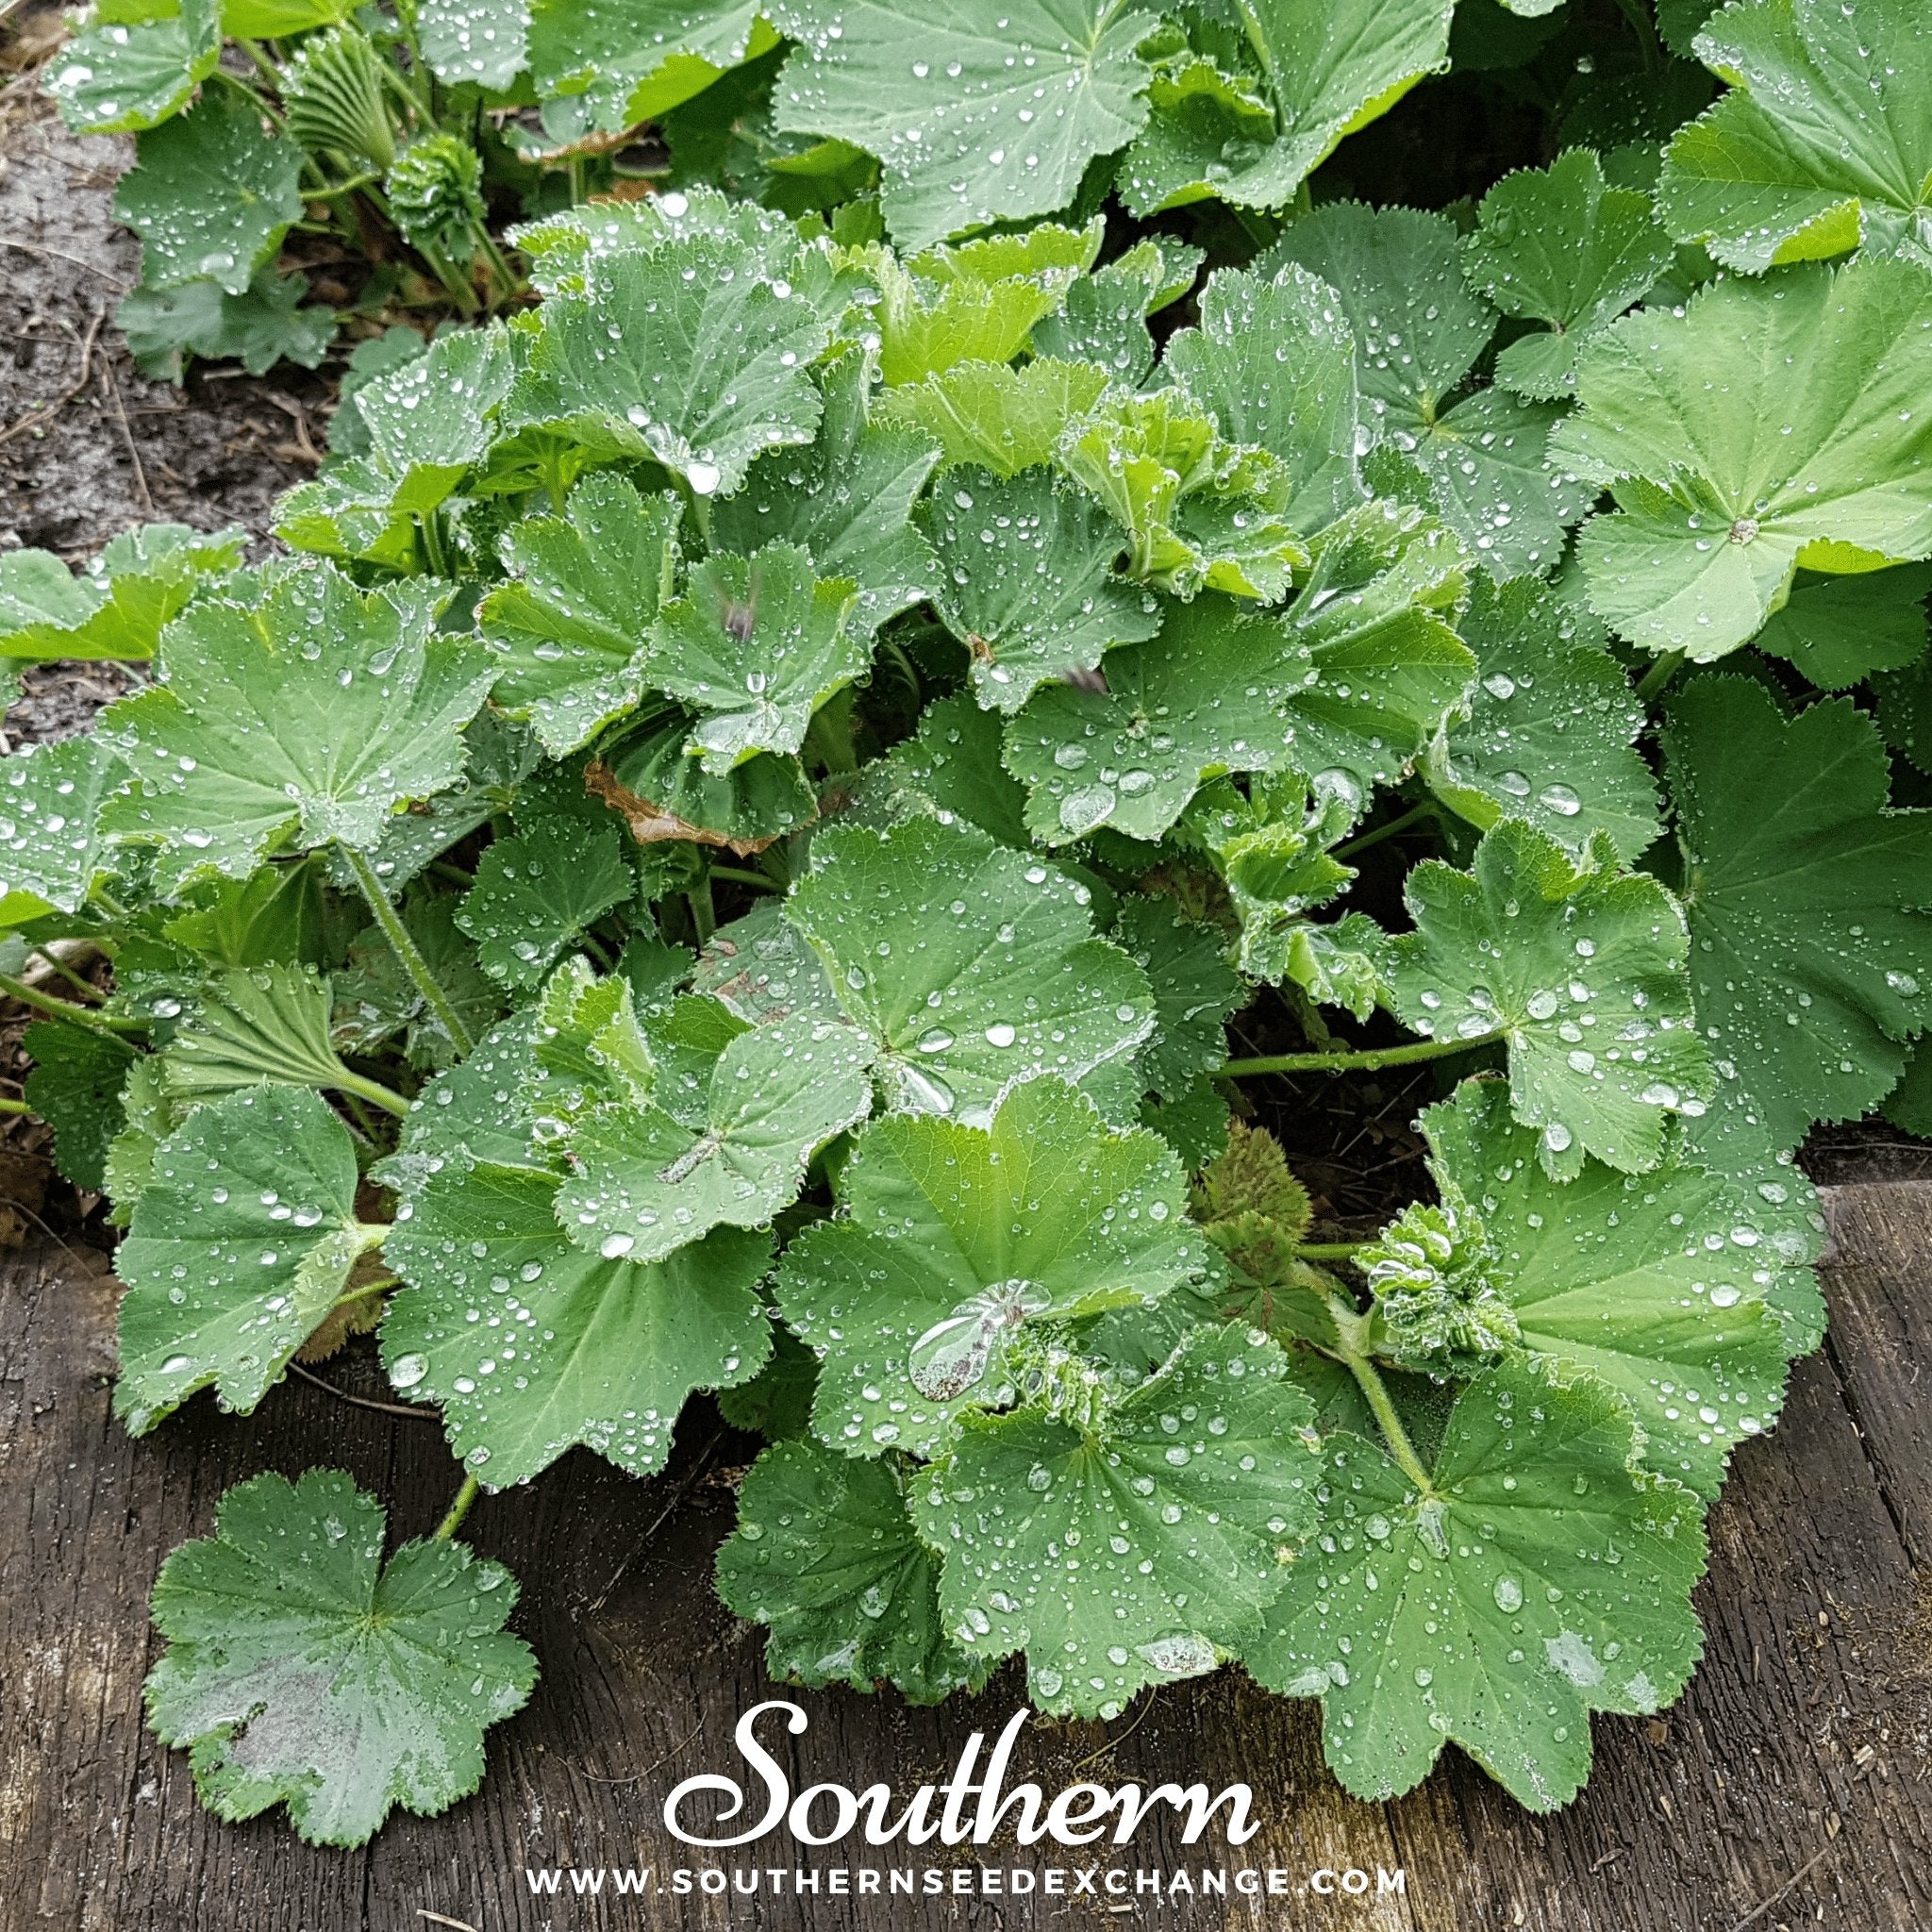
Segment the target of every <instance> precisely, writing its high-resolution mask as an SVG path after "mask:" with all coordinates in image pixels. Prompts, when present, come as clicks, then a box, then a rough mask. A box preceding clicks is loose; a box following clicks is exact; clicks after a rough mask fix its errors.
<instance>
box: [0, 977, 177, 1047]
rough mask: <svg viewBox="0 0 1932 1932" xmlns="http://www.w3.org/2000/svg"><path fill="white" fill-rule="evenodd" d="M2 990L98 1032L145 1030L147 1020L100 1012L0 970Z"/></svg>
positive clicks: (0, 988) (45, 1011) (135, 1031)
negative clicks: (40, 989)
mask: <svg viewBox="0 0 1932 1932" xmlns="http://www.w3.org/2000/svg"><path fill="white" fill-rule="evenodd" d="M0 992H4V993H7V994H8V995H10V996H11V997H12V998H14V999H17V1000H18V1001H19V1002H20V1003H21V1005H22V1006H24V1007H38V1008H40V1010H41V1011H42V1012H43V1013H49V1014H51V1015H52V1016H53V1017H54V1018H55V1019H57V1020H71V1021H73V1023H74V1024H75V1025H76V1026H92V1028H93V1029H94V1030H95V1032H97V1033H145V1032H146V1031H147V1022H146V1021H145V1020H133V1019H126V1020H124V1019H120V1018H118V1017H117V1016H115V1015H114V1014H112V1013H97V1012H95V1011H94V1010H93V1008H92V1007H80V1006H75V1003H74V1002H73V1001H72V1000H57V999H55V998H53V997H52V996H51V995H50V994H48V993H44V992H42V991H39V989H38V988H35V987H31V986H28V985H27V984H26V983H25V981H24V980H19V979H14V978H11V977H9V976H8V974H5V973H0Z"/></svg>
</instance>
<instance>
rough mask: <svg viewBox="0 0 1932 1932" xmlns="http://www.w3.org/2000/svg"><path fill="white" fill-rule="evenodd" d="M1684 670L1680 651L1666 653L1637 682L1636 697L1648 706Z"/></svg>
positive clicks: (1682, 656) (1682, 654)
mask: <svg viewBox="0 0 1932 1932" xmlns="http://www.w3.org/2000/svg"><path fill="white" fill-rule="evenodd" d="M1683 668H1684V653H1683V652H1682V651H1666V652H1665V653H1664V654H1663V656H1662V657H1661V658H1658V659H1657V662H1656V663H1655V664H1653V665H1652V666H1651V667H1650V669H1649V670H1648V671H1646V672H1645V673H1644V674H1643V675H1642V676H1641V678H1639V679H1638V681H1637V696H1638V699H1639V701H1640V702H1641V703H1643V704H1646V705H1647V704H1648V703H1649V702H1650V701H1651V699H1652V698H1654V697H1656V696H1657V693H1658V692H1659V691H1662V690H1663V689H1664V688H1665V686H1666V685H1668V684H1669V683H1670V681H1671V679H1672V678H1674V676H1676V675H1677V673H1678V672H1680V671H1681V670H1682V669H1683Z"/></svg>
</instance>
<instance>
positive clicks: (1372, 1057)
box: [1215, 1026, 1503, 1079]
mask: <svg viewBox="0 0 1932 1932" xmlns="http://www.w3.org/2000/svg"><path fill="white" fill-rule="evenodd" d="M1502 1038H1503V1029H1502V1028H1501V1027H1500V1026H1498V1027H1497V1028H1496V1029H1495V1030H1494V1031H1493V1032H1491V1033H1478V1034H1477V1035H1476V1036H1475V1038H1474V1039H1473V1040H1419V1041H1415V1042H1414V1043H1413V1044H1412V1045H1409V1046H1376V1047H1368V1048H1364V1049H1361V1050H1359V1051H1355V1050H1351V1051H1348V1052H1343V1053H1276V1054H1266V1055H1263V1056H1262V1057H1261V1058H1258V1059H1249V1060H1226V1061H1224V1062H1223V1064H1222V1065H1221V1066H1219V1067H1217V1068H1216V1069H1215V1071H1216V1072H1217V1073H1220V1074H1228V1075H1229V1076H1230V1077H1232V1078H1236V1079H1239V1078H1240V1077H1241V1075H1242V1074H1366V1073H1371V1072H1373V1071H1374V1069H1375V1068H1376V1067H1407V1066H1412V1065H1413V1064H1414V1063H1415V1062H1416V1061H1418V1060H1441V1059H1447V1058H1450V1057H1451V1055H1453V1054H1458V1053H1474V1051H1475V1049H1476V1048H1477V1047H1479V1046H1490V1045H1492V1044H1493V1043H1494V1042H1495V1041H1499V1040H1501V1039H1502Z"/></svg>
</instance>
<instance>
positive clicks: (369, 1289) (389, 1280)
mask: <svg viewBox="0 0 1932 1932" xmlns="http://www.w3.org/2000/svg"><path fill="white" fill-rule="evenodd" d="M402 1278H403V1277H402V1276H401V1275H400V1274H378V1275H377V1276H376V1277H375V1280H374V1281H365V1282H364V1283H363V1284H362V1286H361V1287H360V1288H352V1289H351V1290H350V1291H348V1293H347V1294H339V1295H338V1296H337V1297H336V1298H335V1300H334V1302H333V1303H331V1304H330V1306H329V1313H330V1314H331V1315H334V1314H338V1313H340V1312H341V1310H342V1309H343V1308H353V1307H355V1306H356V1304H357V1303H358V1302H366V1301H367V1300H368V1299H369V1297H370V1296H371V1295H373V1294H386V1293H388V1291H390V1290H391V1289H392V1288H393V1287H394V1286H395V1285H396V1283H397V1282H399V1281H400V1280H401V1279H402Z"/></svg>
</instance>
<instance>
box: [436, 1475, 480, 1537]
mask: <svg viewBox="0 0 1932 1932" xmlns="http://www.w3.org/2000/svg"><path fill="white" fill-rule="evenodd" d="M482 1487H483V1485H482V1484H481V1483H479V1482H478V1481H477V1480H476V1478H475V1476H473V1475H466V1476H465V1477H464V1478H463V1486H462V1488H461V1489H459V1490H458V1491H457V1499H456V1501H455V1502H454V1503H452V1504H451V1505H450V1506H449V1514H448V1515H447V1516H445V1517H444V1518H443V1519H442V1521H441V1523H439V1524H437V1525H436V1534H435V1535H434V1536H433V1537H432V1538H431V1539H430V1541H432V1542H439V1543H446V1542H448V1541H449V1540H450V1538H451V1537H453V1536H454V1535H456V1533H457V1531H458V1530H459V1529H460V1528H462V1526H463V1518H464V1517H466V1516H467V1515H468V1514H469V1513H470V1505H471V1504H472V1503H474V1502H475V1500H476V1492H477V1491H479V1490H480V1489H481V1488H482Z"/></svg>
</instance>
